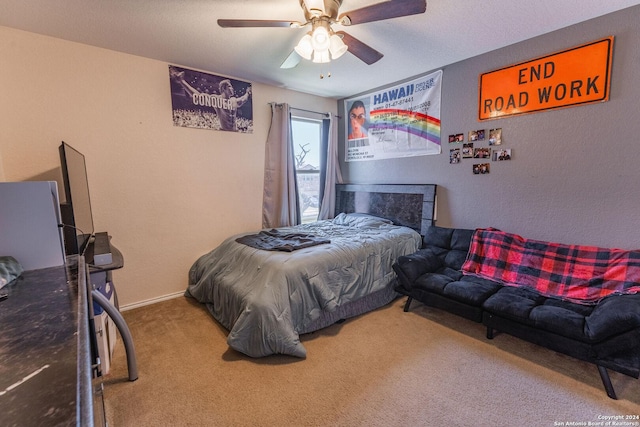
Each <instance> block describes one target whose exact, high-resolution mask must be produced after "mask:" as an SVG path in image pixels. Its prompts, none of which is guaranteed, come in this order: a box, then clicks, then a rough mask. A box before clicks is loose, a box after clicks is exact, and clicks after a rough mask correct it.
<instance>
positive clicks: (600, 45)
mask: <svg viewBox="0 0 640 427" xmlns="http://www.w3.org/2000/svg"><path fill="white" fill-rule="evenodd" d="M612 53H613V36H610V37H607V38H605V39H602V40H597V41H594V42H591V43H588V44H585V45H582V46H577V47H573V48H571V49H567V50H563V51H561V52H557V53H553V54H551V55H547V56H544V57H541V58H537V59H533V60H530V61H526V62H521V63H519V64H515V65H510V66H508V67H505V68H501V69H499V70H495V71H490V72H488V73H484V74H481V75H480V88H479V91H478V92H479V106H478V108H479V115H478V120H480V121H482V120H489V119H497V118H501V117H505V116H513V115H519V114H527V113H534V112H539V111H544V110H550V109H555V108H563V107H575V106H578V105H584V104H591V103H594V102H604V101H608V100H609V85H610V79H611V60H612V56H613V55H612Z"/></svg>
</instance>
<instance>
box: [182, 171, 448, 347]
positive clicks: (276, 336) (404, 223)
mask: <svg viewBox="0 0 640 427" xmlns="http://www.w3.org/2000/svg"><path fill="white" fill-rule="evenodd" d="M336 192H337V196H336V215H335V218H333V219H331V220H323V221H317V222H314V223H311V224H302V225H299V226H295V227H282V228H279V229H277V230H261V231H260V232H257V233H244V234H241V235H235V236H231V237H229V238H227V239H226V240H225V241H224V242H222V243H221V244H220V245H219V246H218V247H217V248H215V249H213V250H212V251H211V252H209V253H207V254H205V255H202V256H201V257H200V258H198V259H197V260H196V261H195V263H194V264H193V266H192V267H191V269H190V270H189V283H188V287H187V290H186V291H185V295H186V296H188V297H192V298H195V299H196V300H198V301H199V302H201V303H204V304H206V307H207V309H208V311H209V312H210V313H211V315H212V316H213V317H214V318H215V319H216V320H217V321H218V322H219V323H220V324H221V325H222V326H224V327H225V328H226V329H227V330H228V331H229V335H228V337H227V343H228V345H229V346H230V347H231V348H233V349H235V350H237V351H239V352H242V353H244V354H246V355H248V356H251V357H264V356H268V355H271V354H286V355H291V356H296V357H301V358H304V357H306V354H307V353H306V349H305V348H304V346H303V345H302V344H301V343H300V335H301V334H305V333H309V332H313V331H316V330H319V329H322V328H324V327H327V326H329V325H331V324H333V323H335V322H336V321H339V320H341V319H346V318H349V317H353V316H357V315H360V314H363V313H365V312H367V311H371V310H374V309H376V308H379V307H382V306H384V305H386V304H388V303H390V302H391V301H393V300H394V299H395V298H396V297H397V296H398V294H397V293H396V292H395V291H394V289H393V288H394V285H395V280H396V276H395V273H394V272H393V269H392V264H393V262H394V261H395V260H396V259H397V258H398V257H399V256H402V255H407V254H410V253H413V252H415V251H416V250H417V249H418V248H419V247H420V245H421V243H422V235H424V232H425V230H426V228H427V227H428V226H430V225H432V224H433V223H434V220H435V219H434V213H435V203H436V185H434V184H420V185H418V184H415V185H414V184H398V185H388V184H379V185H362V184H339V185H338V186H337V187H336ZM265 232H266V234H269V235H275V236H276V238H282V239H280V240H282V242H283V244H282V245H280V244H277V245H275V246H276V247H269V248H267V249H258V248H256V247H253V246H251V245H250V244H253V243H255V241H256V240H265V238H264V235H265ZM283 236H284V237H283ZM288 238H293V239H294V240H284V239H288ZM245 240H248V241H250V243H247V242H244V243H242V242H243V241H245ZM269 242H270V243H269V244H271V243H272V242H271V241H269ZM289 242H295V243H300V242H302V245H301V248H299V249H295V248H293V249H292V248H291V247H290V246H291V245H289V247H288V246H287V243H289ZM278 243H280V242H278ZM294 246H295V245H294Z"/></svg>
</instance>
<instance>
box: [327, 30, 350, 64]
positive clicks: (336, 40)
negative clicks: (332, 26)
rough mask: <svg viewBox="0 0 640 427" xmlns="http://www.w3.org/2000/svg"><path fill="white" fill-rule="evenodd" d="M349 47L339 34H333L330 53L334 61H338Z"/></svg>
mask: <svg viewBox="0 0 640 427" xmlns="http://www.w3.org/2000/svg"><path fill="white" fill-rule="evenodd" d="M347 49H348V47H347V45H346V44H344V42H343V41H342V37H340V36H339V35H337V34H333V35H332V36H331V37H330V46H329V52H331V58H332V59H338V58H340V57H341V56H342V55H344V53H345V52H346V51H347Z"/></svg>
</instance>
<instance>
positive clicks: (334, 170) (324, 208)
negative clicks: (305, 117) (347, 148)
mask: <svg viewBox="0 0 640 427" xmlns="http://www.w3.org/2000/svg"><path fill="white" fill-rule="evenodd" d="M328 116H329V118H328V119H325V120H323V133H322V135H323V136H322V145H323V147H322V154H323V155H322V159H324V160H325V161H324V167H323V164H322V163H323V162H322V159H321V162H320V168H321V170H322V172H321V173H320V177H321V181H320V196H321V197H320V210H319V212H318V219H329V218H333V216H334V211H335V206H336V184H342V172H341V171H340V162H339V161H338V121H337V120H336V118H335V117H334V116H333V115H332V114H331V113H329V114H328ZM325 153H326V156H325ZM323 177H324V179H322V178H323Z"/></svg>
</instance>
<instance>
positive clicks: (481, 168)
mask: <svg viewBox="0 0 640 427" xmlns="http://www.w3.org/2000/svg"><path fill="white" fill-rule="evenodd" d="M487 173H489V163H478V164H475V165H473V174H474V175H484V174H487Z"/></svg>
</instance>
